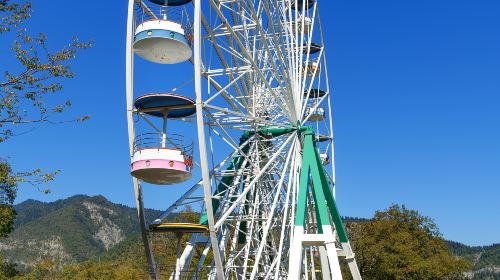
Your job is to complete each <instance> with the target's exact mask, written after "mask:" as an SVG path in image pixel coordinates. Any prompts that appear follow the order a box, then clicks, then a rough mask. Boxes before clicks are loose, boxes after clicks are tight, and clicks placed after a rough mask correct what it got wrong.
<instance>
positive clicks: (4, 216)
mask: <svg viewBox="0 0 500 280" xmlns="http://www.w3.org/2000/svg"><path fill="white" fill-rule="evenodd" d="M16 193H17V184H16V180H15V178H14V177H13V176H12V170H11V168H10V165H9V164H8V163H7V162H5V161H0V238H4V237H6V236H7V234H9V233H10V232H11V231H12V230H13V229H14V216H15V214H16V212H15V211H14V208H13V206H12V204H13V203H14V199H15V198H16Z"/></svg>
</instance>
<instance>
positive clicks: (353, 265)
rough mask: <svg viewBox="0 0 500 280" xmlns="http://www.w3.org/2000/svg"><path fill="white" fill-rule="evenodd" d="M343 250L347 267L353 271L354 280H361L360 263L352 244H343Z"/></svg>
mask: <svg viewBox="0 0 500 280" xmlns="http://www.w3.org/2000/svg"><path fill="white" fill-rule="evenodd" d="M342 250H343V251H344V253H345V258H346V261H347V265H348V266H349V270H350V271H351V275H352V278H353V279H354V280H361V274H360V272H359V267H358V263H357V262H356V259H355V258H354V253H353V251H352V248H351V243H349V242H345V243H342Z"/></svg>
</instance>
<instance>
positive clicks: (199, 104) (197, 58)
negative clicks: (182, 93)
mask: <svg viewBox="0 0 500 280" xmlns="http://www.w3.org/2000/svg"><path fill="white" fill-rule="evenodd" d="M193 4H194V30H193V31H194V38H193V41H194V50H193V51H194V84H195V92H196V123H197V127H198V146H199V150H200V164H201V174H202V178H203V191H204V198H205V208H206V211H207V218H208V229H209V231H210V242H211V244H212V252H213V255H214V261H215V267H216V271H217V278H218V279H221V280H222V279H224V274H223V270H222V259H221V256H220V251H219V243H218V242H217V234H216V232H215V227H214V212H213V208H212V192H211V189H210V173H209V170H208V160H207V150H206V149H207V148H206V143H205V127H204V123H203V99H202V95H201V25H200V21H201V1H200V0H194V1H193Z"/></svg>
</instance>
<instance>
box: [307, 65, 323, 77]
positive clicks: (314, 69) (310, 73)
mask: <svg viewBox="0 0 500 280" xmlns="http://www.w3.org/2000/svg"><path fill="white" fill-rule="evenodd" d="M320 70H321V64H319V62H318V61H311V62H309V63H307V64H305V65H304V72H305V73H306V75H307V77H317V76H319V73H320Z"/></svg>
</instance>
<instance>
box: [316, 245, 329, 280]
mask: <svg viewBox="0 0 500 280" xmlns="http://www.w3.org/2000/svg"><path fill="white" fill-rule="evenodd" d="M319 259H320V264H321V275H322V276H323V280H331V279H332V275H331V273H330V264H329V263H328V253H327V252H326V247H325V246H319Z"/></svg>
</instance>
